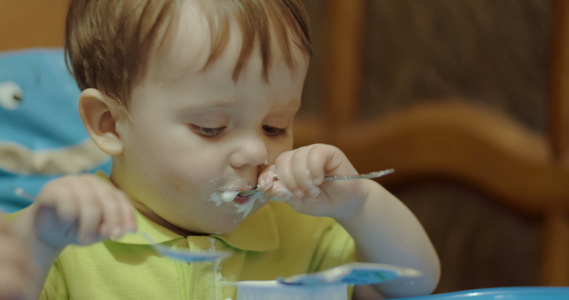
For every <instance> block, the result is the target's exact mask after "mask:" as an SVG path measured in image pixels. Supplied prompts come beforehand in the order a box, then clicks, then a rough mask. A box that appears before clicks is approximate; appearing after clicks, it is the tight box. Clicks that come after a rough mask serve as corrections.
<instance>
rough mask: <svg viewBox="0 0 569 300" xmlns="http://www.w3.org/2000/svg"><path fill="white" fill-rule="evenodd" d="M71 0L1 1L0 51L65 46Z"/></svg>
mask: <svg viewBox="0 0 569 300" xmlns="http://www.w3.org/2000/svg"><path fill="white" fill-rule="evenodd" d="M67 2H68V1H67V0H0V51H4V50H15V49H24V48H35V47H62V46H63V30H64V24H65V12H66V9H67Z"/></svg>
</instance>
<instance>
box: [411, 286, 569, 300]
mask: <svg viewBox="0 0 569 300" xmlns="http://www.w3.org/2000/svg"><path fill="white" fill-rule="evenodd" d="M401 299H406V300H569V287H504V288H486V289H476V290H466V291H459V292H451V293H443V294H435V295H428V296H421V297H410V298H401Z"/></svg>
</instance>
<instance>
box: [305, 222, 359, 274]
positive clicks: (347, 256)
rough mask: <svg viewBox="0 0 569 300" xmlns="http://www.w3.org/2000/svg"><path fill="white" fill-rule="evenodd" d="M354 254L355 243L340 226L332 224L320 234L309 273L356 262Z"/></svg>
mask: <svg viewBox="0 0 569 300" xmlns="http://www.w3.org/2000/svg"><path fill="white" fill-rule="evenodd" d="M355 252H356V251H355V243H354V240H353V239H352V237H351V236H350V235H349V234H348V232H346V230H345V229H344V228H343V227H342V226H341V225H340V224H338V223H336V222H333V223H332V225H331V226H330V227H328V228H327V229H326V230H324V231H323V232H322V235H321V238H320V243H319V245H318V247H317V249H316V252H315V254H314V259H313V260H312V264H311V267H310V269H311V270H310V271H311V272H318V271H321V270H326V269H330V268H333V267H336V266H339V265H342V264H346V263H350V262H354V261H355V260H356V258H355Z"/></svg>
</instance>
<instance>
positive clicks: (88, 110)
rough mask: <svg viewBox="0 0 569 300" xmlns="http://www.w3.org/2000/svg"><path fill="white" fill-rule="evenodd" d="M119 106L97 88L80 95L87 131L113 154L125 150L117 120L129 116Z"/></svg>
mask: <svg viewBox="0 0 569 300" xmlns="http://www.w3.org/2000/svg"><path fill="white" fill-rule="evenodd" d="M119 106H120V104H119V103H117V102H116V101H114V100H112V99H110V98H109V97H107V96H106V95H105V94H104V93H102V92H101V91H99V90H97V89H92V88H90V89H85V90H84V91H83V92H81V95H80V96H79V114H80V115H81V119H83V124H84V125H85V129H87V133H88V134H89V136H90V137H91V139H92V140H93V142H95V144H97V146H99V148H100V149H101V150H102V151H103V152H105V153H107V154H109V155H113V156H114V155H119V154H121V153H122V152H123V141H122V139H121V136H120V134H119V131H118V130H117V122H118V121H119V120H121V119H122V118H126V117H127V116H126V115H125V114H126V112H125V111H124V109H122V108H121V107H119Z"/></svg>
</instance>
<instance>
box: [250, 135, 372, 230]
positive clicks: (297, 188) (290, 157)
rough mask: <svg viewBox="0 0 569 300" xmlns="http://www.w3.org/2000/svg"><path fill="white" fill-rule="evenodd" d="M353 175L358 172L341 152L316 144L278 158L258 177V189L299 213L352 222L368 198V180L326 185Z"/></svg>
mask: <svg viewBox="0 0 569 300" xmlns="http://www.w3.org/2000/svg"><path fill="white" fill-rule="evenodd" d="M354 174H357V171H356V169H355V168H354V167H353V166H352V164H351V163H350V161H349V160H348V158H347V157H346V155H345V154H344V153H343V152H342V151H341V150H340V149H338V148H337V147H334V146H330V145H324V144H314V145H310V146H305V147H301V148H298V149H295V150H291V151H287V152H283V153H282V154H281V155H279V156H278V157H277V159H276V161H275V164H274V165H271V166H269V167H268V168H266V169H265V170H263V172H261V174H260V175H259V185H258V188H259V189H261V190H265V191H266V192H267V193H268V194H269V195H270V196H273V197H276V198H279V199H282V200H284V201H287V203H288V204H289V205H291V206H292V207H293V208H294V209H295V210H296V211H298V212H300V213H304V214H308V215H314V216H328V217H333V218H335V219H342V218H350V217H351V216H352V215H353V213H354V212H355V211H356V210H357V209H358V208H359V207H360V206H361V205H362V204H363V202H364V201H365V199H366V198H367V197H366V187H367V186H368V183H369V180H343V181H326V182H324V177H325V176H338V175H354Z"/></svg>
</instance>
